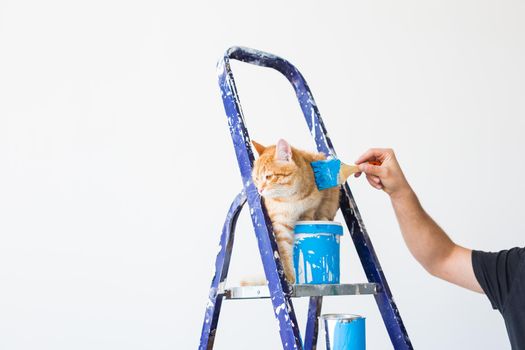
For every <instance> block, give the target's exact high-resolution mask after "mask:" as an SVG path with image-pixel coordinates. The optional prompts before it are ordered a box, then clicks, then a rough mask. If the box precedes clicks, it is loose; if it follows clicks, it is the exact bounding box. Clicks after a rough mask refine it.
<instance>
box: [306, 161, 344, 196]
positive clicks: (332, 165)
mask: <svg viewBox="0 0 525 350" xmlns="http://www.w3.org/2000/svg"><path fill="white" fill-rule="evenodd" d="M310 165H311V166H312V169H313V171H314V177H315V184H316V185H317V188H318V189H319V191H322V190H326V189H327V188H332V187H335V186H337V185H339V183H338V182H339V181H338V180H339V170H340V169H341V161H340V160H339V159H329V160H318V161H315V162H311V163H310Z"/></svg>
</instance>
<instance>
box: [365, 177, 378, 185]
mask: <svg viewBox="0 0 525 350" xmlns="http://www.w3.org/2000/svg"><path fill="white" fill-rule="evenodd" d="M366 178H367V179H369V180H371V181H372V182H375V183H376V184H378V183H381V179H380V178H378V177H377V176H374V175H366Z"/></svg>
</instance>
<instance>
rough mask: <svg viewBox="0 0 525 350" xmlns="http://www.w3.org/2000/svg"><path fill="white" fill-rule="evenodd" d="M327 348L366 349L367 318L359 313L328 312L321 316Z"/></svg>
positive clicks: (343, 349)
mask: <svg viewBox="0 0 525 350" xmlns="http://www.w3.org/2000/svg"><path fill="white" fill-rule="evenodd" d="M320 318H321V324H322V328H323V332H324V334H325V340H326V350H365V349H366V337H365V318H364V317H362V316H359V315H349V314H326V315H322V316H321V317H320Z"/></svg>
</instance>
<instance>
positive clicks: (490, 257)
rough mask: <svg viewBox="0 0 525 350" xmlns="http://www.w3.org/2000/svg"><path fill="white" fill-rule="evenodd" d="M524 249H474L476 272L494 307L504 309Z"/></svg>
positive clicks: (473, 262) (473, 265) (473, 256)
mask: <svg viewBox="0 0 525 350" xmlns="http://www.w3.org/2000/svg"><path fill="white" fill-rule="evenodd" d="M524 250H525V249H524V248H512V249H510V250H502V251H500V252H497V253H489V252H482V251H479V250H473V251H472V267H473V268H474V274H475V275H476V278H477V280H478V282H479V284H480V285H481V288H482V289H483V291H484V292H485V294H486V295H487V297H488V298H489V300H490V302H491V304H492V307H493V308H494V309H498V310H500V311H503V309H504V307H505V302H506V300H507V296H508V294H509V292H510V289H511V287H512V283H513V281H514V278H515V277H516V275H517V271H518V265H519V262H520V260H521V256H522V255H523V254H525V252H524Z"/></svg>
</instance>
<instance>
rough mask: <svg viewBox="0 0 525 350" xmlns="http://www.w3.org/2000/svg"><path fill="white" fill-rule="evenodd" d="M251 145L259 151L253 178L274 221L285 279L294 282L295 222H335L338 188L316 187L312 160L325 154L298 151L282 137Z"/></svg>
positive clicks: (322, 157) (253, 142)
mask: <svg viewBox="0 0 525 350" xmlns="http://www.w3.org/2000/svg"><path fill="white" fill-rule="evenodd" d="M252 144H253V146H254V147H255V150H256V151H257V153H258V154H259V157H258V158H257V160H256V161H255V164H254V167H253V172H252V179H253V182H254V184H255V186H256V187H257V190H258V191H259V194H260V195H261V196H262V198H263V201H264V205H265V207H266V210H267V211H268V215H269V217H270V220H271V222H272V226H273V232H274V234H275V240H276V242H277V247H278V249H279V256H280V259H281V263H282V264H283V268H284V273H285V276H286V279H287V280H288V282H289V283H291V284H293V283H295V273H294V267H293V244H294V226H295V223H296V222H297V221H300V220H328V221H332V220H333V219H334V217H335V214H336V212H337V209H339V187H334V188H330V189H326V190H323V191H319V190H318V189H317V186H316V184H315V180H314V174H313V171H312V167H311V166H310V163H311V162H313V161H316V160H323V159H326V156H325V155H324V154H323V153H313V152H307V151H302V150H298V149H296V148H294V147H291V146H290V145H289V144H288V142H286V141H285V140H282V139H281V140H279V141H278V142H277V144H276V145H272V146H268V147H265V146H263V145H261V144H259V143H257V142H255V141H252ZM246 284H249V283H245V285H246Z"/></svg>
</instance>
